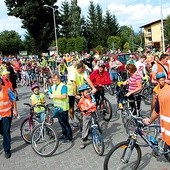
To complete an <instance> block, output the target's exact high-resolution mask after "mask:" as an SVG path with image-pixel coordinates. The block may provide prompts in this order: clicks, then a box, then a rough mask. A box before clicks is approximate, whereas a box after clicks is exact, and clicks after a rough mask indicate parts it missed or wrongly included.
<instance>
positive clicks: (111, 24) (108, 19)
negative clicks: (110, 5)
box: [103, 10, 119, 46]
mask: <svg viewBox="0 0 170 170" xmlns="http://www.w3.org/2000/svg"><path fill="white" fill-rule="evenodd" d="M118 32H119V25H118V23H117V20H116V17H115V15H112V14H111V13H110V11H109V10H107V11H106V14H105V16H104V32H103V34H104V35H105V46H106V45H107V44H106V42H107V39H108V37H109V36H115V35H117V34H118Z"/></svg>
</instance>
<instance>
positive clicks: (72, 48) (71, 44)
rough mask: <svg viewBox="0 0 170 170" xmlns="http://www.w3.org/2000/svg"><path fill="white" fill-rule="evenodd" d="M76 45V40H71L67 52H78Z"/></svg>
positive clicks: (68, 41) (68, 42)
mask: <svg viewBox="0 0 170 170" xmlns="http://www.w3.org/2000/svg"><path fill="white" fill-rule="evenodd" d="M75 43H76V39H75V38H69V39H68V40H67V52H71V51H76V49H75Z"/></svg>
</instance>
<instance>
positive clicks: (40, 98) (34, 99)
mask: <svg viewBox="0 0 170 170" xmlns="http://www.w3.org/2000/svg"><path fill="white" fill-rule="evenodd" d="M30 99H31V102H32V103H33V104H37V103H40V104H41V103H43V102H44V100H45V96H44V94H43V93H40V94H39V95H36V94H33V95H32V96H31V97H30ZM44 111H45V109H44V108H43V107H34V112H35V113H40V112H44Z"/></svg>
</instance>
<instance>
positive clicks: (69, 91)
mask: <svg viewBox="0 0 170 170" xmlns="http://www.w3.org/2000/svg"><path fill="white" fill-rule="evenodd" d="M138 55H139V56H138V58H136V56H135V55H134V54H131V55H130V56H129V59H128V61H127V62H126V65H125V71H123V72H124V74H125V75H126V76H125V77H126V79H124V78H123V79H124V80H122V81H123V82H122V84H123V85H125V86H127V93H126V94H125V96H127V97H128V98H129V99H130V100H131V103H130V106H131V107H132V108H133V107H134V94H138V93H140V92H141V90H142V89H143V81H144V80H145V79H147V80H148V81H149V82H150V83H152V84H153V85H154V86H155V87H154V89H153V100H152V104H151V111H153V112H154V111H155V105H156V111H157V112H159V111H158V110H160V107H161V106H160V104H158V103H159V101H158V96H159V93H160V91H161V90H162V89H163V88H164V87H166V86H168V85H169V83H170V55H169V53H168V52H167V53H162V54H160V52H152V51H145V53H142V54H138ZM56 59H58V58H57V57H56V56H55V55H52V56H50V57H49V58H48V57H46V56H45V55H42V56H41V59H39V58H34V57H32V58H29V57H10V58H8V59H7V60H3V57H2V58H0V76H1V81H2V82H3V83H2V84H3V86H5V87H7V88H8V89H10V92H11V91H12V92H13V93H14V94H15V96H16V101H17V100H20V99H19V98H18V93H17V87H18V86H28V87H29V86H30V88H31V90H32V92H33V94H32V95H31V96H30V100H31V104H32V105H36V104H45V103H46V100H45V96H46V95H47V96H48V97H49V98H50V99H52V100H53V103H54V107H55V106H56V107H60V108H61V111H60V112H59V113H56V114H57V115H58V116H57V118H58V120H59V123H60V125H61V128H62V136H60V139H61V140H62V142H63V143H65V144H67V143H69V142H71V141H72V140H74V139H73V135H72V129H71V126H70V123H69V122H70V121H69V118H70V119H71V122H72V125H73V126H74V127H76V126H77V123H76V122H75V115H74V106H75V102H76V101H79V102H78V107H79V109H80V110H81V112H82V115H83V127H82V140H81V144H80V148H81V149H83V148H85V144H86V139H87V136H88V122H89V120H90V113H91V112H93V111H96V109H97V107H96V106H97V103H96V101H94V100H92V98H91V97H90V95H89V94H90V93H92V94H94V96H95V99H97V98H98V95H99V93H100V92H101V91H102V92H103V93H104V91H105V86H108V85H111V84H112V83H114V82H115V81H117V79H118V74H119V68H120V67H121V66H122V65H123V63H121V62H120V61H119V60H118V59H117V57H116V54H115V55H113V56H111V57H102V56H100V55H98V54H95V55H94V54H92V53H91V52H90V51H86V52H85V54H84V55H78V54H77V53H72V54H69V53H67V54H64V55H63V57H62V58H60V59H59V60H56ZM121 75H122V72H121ZM118 83H120V82H118ZM41 87H43V92H42V93H41V92H40V88H41ZM117 89H119V88H117ZM116 96H117V107H118V109H120V110H121V109H123V101H122V100H121V99H120V97H119V96H120V95H119V90H117V92H116ZM1 101H3V97H1ZM137 101H138V104H137V107H138V109H139V108H140V104H141V96H140V95H139V96H138V99H137ZM165 105H166V103H164V106H165ZM0 109H1V108H0ZM34 111H35V113H36V114H41V118H40V121H43V117H44V115H43V109H42V108H35V110H34ZM54 111H55V110H54ZM133 114H134V115H136V111H134V112H133ZM154 114H155V113H154ZM0 115H1V111H0ZM15 115H16V114H15ZM1 117H2V119H3V116H1ZM155 117H156V116H154V118H155ZM166 117H168V120H169V119H170V114H169V115H168V114H167V115H166ZM18 118H20V116H19V115H18ZM154 118H153V116H152V117H151V119H149V118H147V119H144V122H145V123H146V124H150V123H151V122H153V120H154ZM0 121H1V120H0ZM162 121H166V120H162ZM0 124H2V121H1V123H0ZM168 128H169V127H168ZM166 132H167V133H166ZM9 133H10V132H9ZM169 134H170V130H167V127H164V136H165V137H164V140H165V141H168V142H169V141H170V135H169ZM4 140H5V138H4ZM4 148H5V146H4ZM9 150H10V149H8V150H7V151H6V150H4V151H5V152H7V153H9ZM9 155H10V154H8V155H7V156H6V157H7V158H9V157H10V156H9Z"/></svg>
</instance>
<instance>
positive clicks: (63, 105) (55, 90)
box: [52, 82, 69, 111]
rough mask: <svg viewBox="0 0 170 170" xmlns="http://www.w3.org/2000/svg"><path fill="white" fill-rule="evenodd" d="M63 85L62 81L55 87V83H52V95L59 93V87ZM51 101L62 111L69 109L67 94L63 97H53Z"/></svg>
mask: <svg viewBox="0 0 170 170" xmlns="http://www.w3.org/2000/svg"><path fill="white" fill-rule="evenodd" d="M63 86H65V84H64V83H62V82H60V84H59V85H58V86H57V88H56V85H55V84H54V85H53V86H52V94H53V95H54V96H57V95H61V89H62V87H63ZM53 102H54V106H56V107H60V108H62V110H63V111H67V110H69V103H68V96H67V97H66V98H65V99H58V98H54V99H53Z"/></svg>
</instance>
